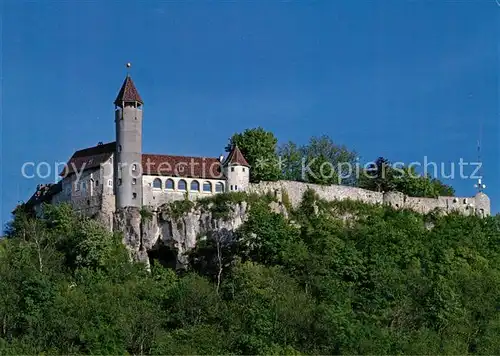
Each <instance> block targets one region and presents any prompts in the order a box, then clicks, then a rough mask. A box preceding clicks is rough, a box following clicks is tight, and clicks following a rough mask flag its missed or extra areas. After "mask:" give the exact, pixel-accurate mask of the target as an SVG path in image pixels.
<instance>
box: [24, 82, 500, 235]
mask: <svg viewBox="0 0 500 356" xmlns="http://www.w3.org/2000/svg"><path fill="white" fill-rule="evenodd" d="M114 105H115V128H116V141H115V142H110V143H105V144H104V143H99V144H97V145H96V146H94V147H89V148H85V149H82V150H79V151H76V152H75V153H74V154H73V156H72V157H71V158H70V159H69V161H68V163H67V164H66V166H65V168H64V170H63V171H62V172H61V174H60V175H61V177H62V179H61V180H60V181H59V182H58V183H56V184H48V185H39V186H38V187H37V191H36V192H35V194H34V195H33V196H32V197H31V198H30V199H29V201H28V202H27V203H26V204H27V205H28V206H31V207H33V208H34V209H35V211H37V212H38V211H39V209H40V207H41V204H42V203H44V202H46V203H53V204H56V203H61V202H68V203H70V204H71V205H72V206H73V208H74V209H75V210H77V211H80V212H82V213H84V214H85V215H88V216H97V215H99V216H100V218H101V219H102V220H104V222H105V223H107V224H109V226H113V214H114V213H115V211H118V210H121V209H124V208H131V207H132V208H139V209H140V208H142V207H143V206H150V207H153V209H154V208H155V207H158V206H160V205H162V204H164V203H167V202H169V201H174V200H179V199H185V198H188V199H198V198H200V197H205V196H211V195H214V194H218V193H221V192H230V191H249V192H256V193H259V194H265V193H272V194H274V195H275V196H276V197H277V198H278V201H280V199H281V197H282V194H283V193H284V192H286V194H287V195H288V197H289V200H290V202H291V204H292V205H293V206H297V205H298V204H299V203H300V200H301V197H302V194H303V193H304V192H305V191H306V190H307V189H313V190H315V191H316V193H318V195H319V196H320V197H321V198H324V199H327V200H334V199H339V200H341V199H353V200H360V201H363V202H367V203H374V204H389V205H391V206H393V207H394V208H398V209H402V208H409V209H413V210H415V211H417V212H421V213H428V212H430V211H433V210H435V209H439V210H441V211H443V212H445V213H448V212H451V211H459V212H461V213H463V214H466V215H472V214H478V215H481V216H487V215H490V201H489V198H488V196H487V195H486V194H484V193H483V192H481V191H479V192H478V193H477V194H476V195H475V196H474V197H438V198H435V199H434V198H415V197H409V196H405V195H404V194H401V193H398V192H385V193H384V192H374V191H369V190H365V189H361V188H356V187H348V186H342V185H330V186H321V185H315V184H308V183H303V182H292V181H278V182H260V183H250V182H249V174H250V169H251V167H250V166H249V164H248V162H247V161H246V159H245V157H244V156H243V154H242V152H241V151H240V150H239V148H238V147H237V146H233V147H232V148H231V151H230V152H229V154H228V155H227V157H225V158H224V157H223V156H221V157H218V158H208V157H186V156H172V155H158V154H147V153H143V152H142V119H143V105H144V102H143V100H142V98H141V96H140V95H139V92H138V90H137V88H136V87H135V85H134V82H133V81H132V78H131V77H130V75H127V76H126V78H125V80H124V82H123V84H122V86H121V89H120V91H119V93H118V95H117V97H116V99H115V101H114Z"/></svg>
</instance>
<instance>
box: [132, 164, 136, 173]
mask: <svg viewBox="0 0 500 356" xmlns="http://www.w3.org/2000/svg"><path fill="white" fill-rule="evenodd" d="M136 170H137V164H135V163H134V164H133V165H132V171H136Z"/></svg>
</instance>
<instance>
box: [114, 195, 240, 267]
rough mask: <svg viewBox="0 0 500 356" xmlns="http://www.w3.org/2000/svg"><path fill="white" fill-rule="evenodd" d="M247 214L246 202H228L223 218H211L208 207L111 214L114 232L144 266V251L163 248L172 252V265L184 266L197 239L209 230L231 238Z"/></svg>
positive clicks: (122, 211)
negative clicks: (173, 212)
mask: <svg viewBox="0 0 500 356" xmlns="http://www.w3.org/2000/svg"><path fill="white" fill-rule="evenodd" d="M247 216H248V204H247V203H246V202H241V203H239V204H233V205H231V207H230V211H229V214H227V215H226V216H225V217H224V218H215V217H214V216H213V214H212V212H211V211H210V207H208V208H205V209H203V208H201V207H197V208H193V209H191V210H190V211H188V212H186V213H184V214H182V215H181V216H179V217H174V216H172V215H171V214H169V213H168V210H162V209H161V207H160V209H158V210H156V211H151V213H149V214H147V216H141V212H140V210H139V209H137V208H132V207H130V208H124V209H121V210H119V211H117V212H116V213H115V218H114V231H119V232H122V233H123V243H124V244H125V246H126V247H127V248H128V249H129V250H130V252H131V257H132V258H134V259H135V260H137V261H141V262H144V263H145V264H146V266H149V259H148V252H154V251H159V250H160V249H161V248H162V247H167V248H168V249H169V250H170V251H171V252H173V253H174V254H175V259H176V261H175V265H176V268H184V267H185V266H186V265H187V263H188V259H187V255H186V253H187V252H189V251H191V250H192V249H194V248H195V247H196V243H197V241H199V240H202V239H206V238H207V235H209V234H213V233H216V234H223V235H224V237H225V239H231V238H233V237H234V231H235V230H236V229H237V228H239V227H240V226H241V225H242V224H243V222H244V221H245V220H246V219H247Z"/></svg>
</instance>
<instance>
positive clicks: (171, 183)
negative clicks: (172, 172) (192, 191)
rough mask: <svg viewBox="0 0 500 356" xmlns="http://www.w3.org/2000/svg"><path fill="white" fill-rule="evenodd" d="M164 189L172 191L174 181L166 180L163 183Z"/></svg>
mask: <svg viewBox="0 0 500 356" xmlns="http://www.w3.org/2000/svg"><path fill="white" fill-rule="evenodd" d="M165 189H174V181H173V180H172V179H170V178H169V179H167V181H166V182H165Z"/></svg>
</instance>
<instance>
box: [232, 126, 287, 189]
mask: <svg viewBox="0 0 500 356" xmlns="http://www.w3.org/2000/svg"><path fill="white" fill-rule="evenodd" d="M277 143H278V140H277V139H276V137H275V136H274V134H273V133H272V132H270V131H266V130H264V129H263V128H262V127H257V128H254V129H247V130H245V131H244V132H242V133H236V134H234V135H233V136H232V137H231V139H230V140H229V145H228V147H227V149H228V150H229V149H230V148H231V147H232V146H233V145H238V148H239V149H240V150H241V153H243V156H244V157H245V158H246V160H247V161H248V164H250V166H251V169H250V181H251V182H259V181H261V180H264V181H275V180H278V179H280V177H281V171H280V167H279V164H278V156H277V154H276V145H277Z"/></svg>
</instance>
